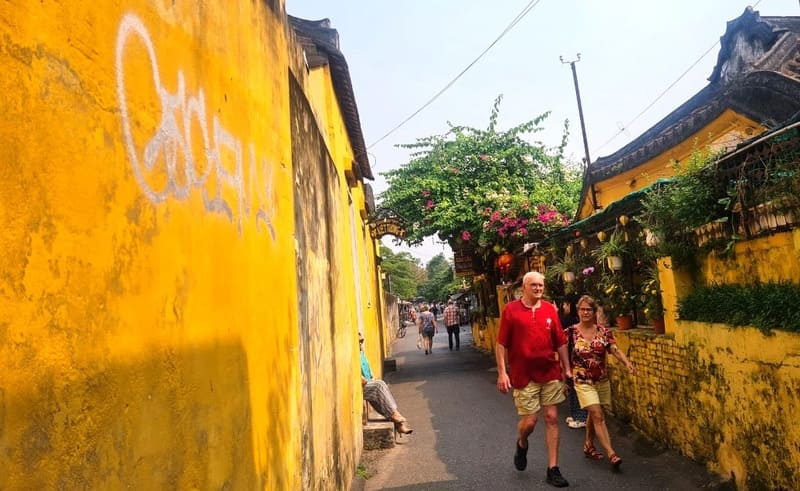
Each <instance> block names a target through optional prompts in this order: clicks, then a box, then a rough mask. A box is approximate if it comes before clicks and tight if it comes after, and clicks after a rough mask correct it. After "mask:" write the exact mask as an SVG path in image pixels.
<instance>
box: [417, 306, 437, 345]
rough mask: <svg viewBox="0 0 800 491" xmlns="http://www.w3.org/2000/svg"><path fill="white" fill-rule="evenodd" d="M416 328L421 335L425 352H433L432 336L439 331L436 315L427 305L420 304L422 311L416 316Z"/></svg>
mask: <svg viewBox="0 0 800 491" xmlns="http://www.w3.org/2000/svg"><path fill="white" fill-rule="evenodd" d="M417 328H418V329H419V333H420V334H421V335H422V345H423V347H424V348H425V354H426V355H427V354H428V353H433V336H434V334H436V333H437V332H439V325H438V324H437V323H436V316H434V315H433V313H431V312H430V310H428V306H427V305H423V306H422V312H420V313H419V315H418V316H417Z"/></svg>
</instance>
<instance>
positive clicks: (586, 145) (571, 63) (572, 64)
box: [558, 53, 597, 210]
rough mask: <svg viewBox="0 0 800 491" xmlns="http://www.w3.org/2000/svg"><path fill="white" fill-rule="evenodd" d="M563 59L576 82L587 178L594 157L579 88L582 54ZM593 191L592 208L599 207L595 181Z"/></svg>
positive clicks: (562, 61) (561, 58)
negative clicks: (578, 66)
mask: <svg viewBox="0 0 800 491" xmlns="http://www.w3.org/2000/svg"><path fill="white" fill-rule="evenodd" d="M558 59H559V60H561V63H564V64H565V65H566V64H569V66H570V67H571V68H572V81H573V82H574V83H575V97H576V98H577V99H578V117H579V118H580V120H581V134H582V135H583V151H584V152H585V154H586V155H585V157H584V158H585V159H586V160H585V163H584V170H583V171H584V173H585V175H586V178H587V179H588V176H589V164H590V163H591V162H592V159H591V158H590V157H589V141H588V140H587V139H586V124H585V123H584V122H583V106H582V105H581V90H580V88H578V72H577V71H575V63H577V62H579V61H581V54H580V53H578V54H577V55H576V59H574V60H572V61H564V57H563V56H559V57H558ZM591 192H592V208H593V209H595V210H596V209H597V193H596V192H595V189H594V183H592V185H591Z"/></svg>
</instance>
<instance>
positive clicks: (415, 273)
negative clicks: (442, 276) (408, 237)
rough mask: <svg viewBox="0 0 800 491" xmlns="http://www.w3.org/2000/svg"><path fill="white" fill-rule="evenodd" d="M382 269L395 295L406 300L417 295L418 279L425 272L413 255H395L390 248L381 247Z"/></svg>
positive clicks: (402, 253) (403, 253) (405, 253)
mask: <svg viewBox="0 0 800 491" xmlns="http://www.w3.org/2000/svg"><path fill="white" fill-rule="evenodd" d="M381 269H382V270H383V272H384V273H386V275H387V276H389V278H390V281H391V284H392V293H393V294H395V295H397V296H398V297H400V298H405V299H409V298H413V297H414V296H415V295H416V292H417V286H418V285H419V279H418V277H419V275H420V274H421V273H420V272H423V273H424V270H422V268H421V267H420V265H419V261H418V260H417V259H416V258H414V257H413V256H412V255H411V254H409V253H407V252H401V253H399V254H395V253H394V252H392V250H391V249H390V248H388V247H386V246H384V245H381Z"/></svg>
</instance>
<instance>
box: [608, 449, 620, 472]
mask: <svg viewBox="0 0 800 491" xmlns="http://www.w3.org/2000/svg"><path fill="white" fill-rule="evenodd" d="M608 462H609V463H610V464H611V470H612V471H614V472H619V466H620V465H622V459H621V458H619V455H617V454H615V453H612V454H611V455H609V456H608Z"/></svg>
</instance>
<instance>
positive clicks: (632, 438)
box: [353, 326, 720, 490]
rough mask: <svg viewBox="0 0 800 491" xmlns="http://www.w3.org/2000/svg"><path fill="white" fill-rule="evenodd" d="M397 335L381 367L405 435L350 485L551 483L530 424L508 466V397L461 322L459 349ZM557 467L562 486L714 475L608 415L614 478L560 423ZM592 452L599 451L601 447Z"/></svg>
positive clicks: (687, 485) (641, 484)
mask: <svg viewBox="0 0 800 491" xmlns="http://www.w3.org/2000/svg"><path fill="white" fill-rule="evenodd" d="M408 332H409V334H408V335H407V336H406V337H405V338H403V339H400V340H398V341H397V343H396V344H395V346H394V358H395V359H396V361H397V371H396V372H392V373H387V374H386V376H385V379H386V380H387V381H388V382H389V383H390V385H391V387H392V391H393V392H394V394H395V396H396V398H397V400H398V404H399V406H400V411H401V412H402V413H403V414H404V415H405V416H406V417H407V418H408V420H409V423H410V424H411V425H412V427H413V428H414V433H413V434H411V435H408V436H405V437H403V438H402V439H401V440H400V443H399V444H398V445H397V446H395V448H393V449H390V450H383V451H370V452H365V458H364V460H365V461H368V462H369V465H368V468H369V470H371V471H372V472H374V475H372V476H371V477H369V478H368V479H367V480H366V481H363V480H356V482H355V483H354V485H353V488H354V489H360V488H363V489H366V490H379V489H380V490H384V489H407V490H417V489H418V490H449V489H453V490H456V489H457V490H484V489H502V490H510V489H554V488H552V487H551V486H549V485H548V484H546V483H545V468H546V465H547V460H546V454H545V445H544V437H543V424H542V421H541V420H540V422H539V424H538V425H537V427H536V430H535V431H534V433H533V435H531V438H530V440H529V441H530V450H529V452H528V469H527V470H526V471H524V472H518V471H517V470H516V469H515V468H514V465H513V460H512V459H513V454H514V441H515V438H516V422H517V416H516V411H515V409H514V403H513V401H512V398H511V395H510V394H508V395H503V394H500V393H499V392H498V391H497V389H496V388H495V383H496V380H497V371H496V369H495V366H494V359H493V358H492V357H491V356H489V355H488V354H486V353H484V352H482V351H479V350H477V349H476V348H474V347H473V346H472V342H471V336H470V334H469V333H468V328H467V327H466V326H463V327H462V334H461V351H458V352H456V351H452V352H451V351H449V350H448V347H447V332H446V331H445V330H444V329H441V330H440V331H439V333H438V334H437V335H436V336H435V338H434V349H433V354H431V355H427V356H426V355H425V354H424V352H423V351H422V350H418V349H417V348H416V336H415V335H414V334H415V331H413V329H409V331H408ZM559 410H560V411H561V412H562V414H561V417H560V421H561V423H562V426H561V445H560V448H561V450H560V467H561V472H562V474H563V475H564V477H566V478H567V480H568V481H569V483H570V488H573V489H574V488H578V489H593V490H595V489H631V490H642V489H658V490H686V489H698V488H705V489H709V488H714V487H716V485H717V484H718V483H719V482H720V480H719V479H718V478H717V477H715V476H713V475H711V474H709V473H707V472H706V471H705V470H704V468H703V467H702V466H700V465H698V464H696V463H694V462H691V461H689V460H688V459H685V458H682V457H680V456H678V455H677V454H676V453H675V452H672V451H666V450H663V449H659V448H657V447H655V446H653V445H652V444H650V443H648V442H647V441H646V440H645V439H644V438H642V437H641V436H639V435H638V434H637V433H636V432H635V431H634V430H633V429H632V428H631V427H629V426H627V425H624V424H621V423H619V422H617V421H615V420H613V419H612V418H609V428H610V430H611V435H612V441H613V443H614V447H615V450H616V451H617V453H618V454H619V455H620V456H621V457H622V458H623V459H624V463H623V465H622V472H621V473H618V474H614V473H612V472H611V471H610V469H609V467H608V464H607V461H606V460H603V461H600V462H595V461H590V460H588V459H586V458H585V457H584V456H583V453H582V452H581V448H582V445H583V430H580V429H570V428H568V427H567V426H566V424H563V421H564V417H565V414H563V412H564V411H565V410H566V403H564V404H562V405H561V407H560V408H559ZM601 451H602V450H601Z"/></svg>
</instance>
